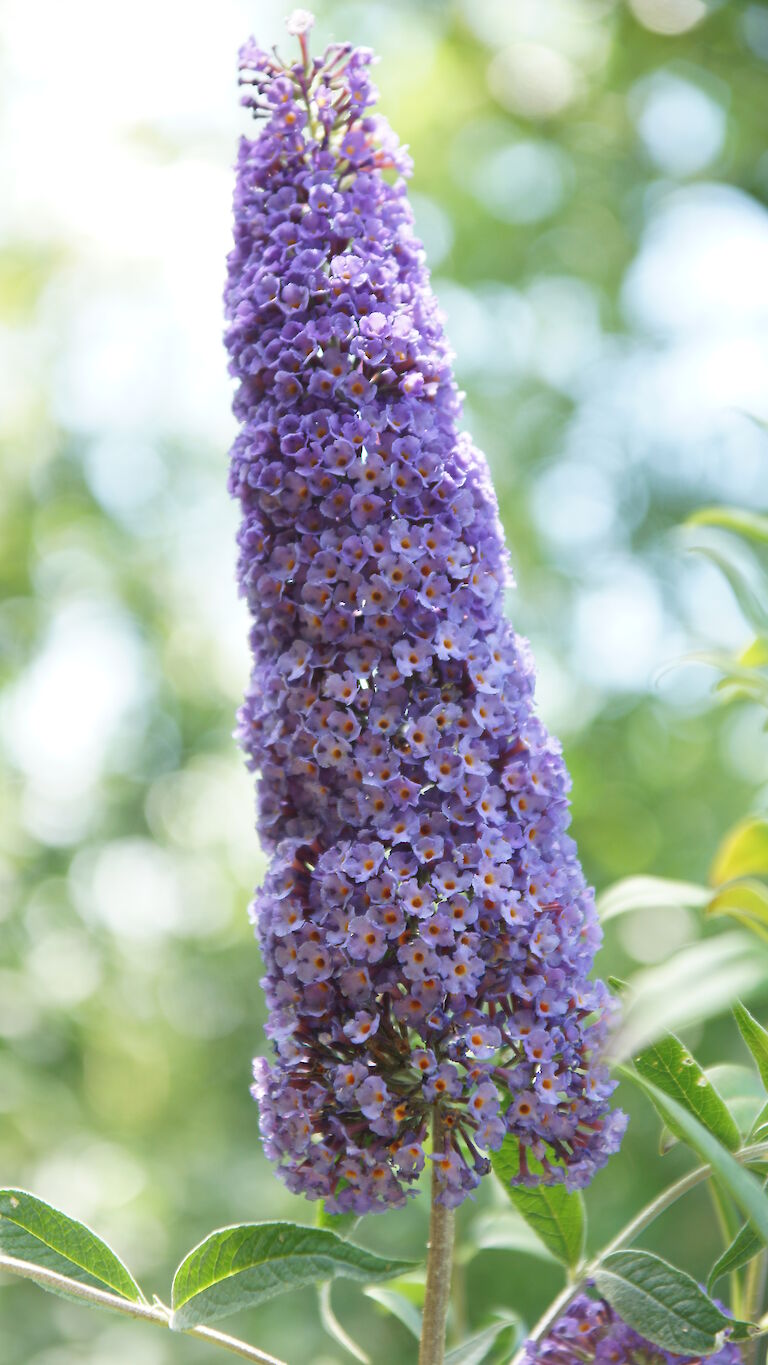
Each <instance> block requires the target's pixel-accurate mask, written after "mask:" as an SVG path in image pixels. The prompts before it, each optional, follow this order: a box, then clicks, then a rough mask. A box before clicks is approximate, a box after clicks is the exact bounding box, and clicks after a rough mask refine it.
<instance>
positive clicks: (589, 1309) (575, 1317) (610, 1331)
mask: <svg viewBox="0 0 768 1365" xmlns="http://www.w3.org/2000/svg"><path fill="white" fill-rule="evenodd" d="M589 1361H594V1362H595V1365H700V1361H701V1357H700V1356H678V1355H674V1354H673V1353H672V1352H671V1351H664V1350H662V1348H661V1347H660V1346H655V1345H654V1344H653V1342H651V1341H647V1340H646V1338H645V1337H642V1336H640V1333H639V1332H635V1331H634V1330H633V1328H631V1327H628V1326H627V1324H626V1323H625V1322H622V1320H621V1318H620V1317H618V1316H617V1314H616V1313H615V1312H614V1310H613V1309H612V1308H611V1306H610V1304H608V1303H606V1302H605V1300H604V1299H592V1298H590V1297H589V1295H588V1294H579V1295H578V1296H577V1297H576V1298H575V1299H574V1300H573V1302H572V1303H571V1304H569V1306H568V1307H567V1308H566V1309H565V1311H564V1313H562V1315H561V1316H560V1317H559V1318H558V1320H557V1322H556V1323H555V1325H554V1327H553V1328H552V1329H551V1331H550V1332H549V1335H548V1336H546V1337H544V1338H543V1340H542V1341H539V1342H528V1344H527V1346H526V1351H525V1356H524V1359H523V1365H585V1362H589ZM707 1361H708V1362H709V1365H741V1352H740V1350H739V1348H738V1346H737V1345H736V1344H735V1343H734V1342H732V1341H726V1342H725V1343H724V1345H723V1346H721V1348H720V1350H719V1351H715V1353H714V1355H711V1356H707Z"/></svg>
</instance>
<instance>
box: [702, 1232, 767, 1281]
mask: <svg viewBox="0 0 768 1365" xmlns="http://www.w3.org/2000/svg"><path fill="white" fill-rule="evenodd" d="M762 1249H763V1240H762V1238H761V1237H759V1236H758V1234H757V1233H756V1232H755V1230H754V1228H753V1227H752V1226H751V1225H750V1224H749V1223H744V1224H743V1225H742V1227H740V1228H739V1231H738V1232H737V1233H736V1236H735V1237H734V1239H733V1241H732V1242H731V1243H730V1245H729V1246H727V1247H726V1249H725V1251H724V1252H723V1254H722V1256H718V1258H717V1260H716V1261H715V1264H714V1265H713V1267H712V1269H711V1270H710V1272H709V1276H708V1278H707V1288H708V1290H709V1291H710V1293H711V1292H712V1289H713V1288H714V1286H715V1285H716V1283H717V1281H718V1280H719V1279H720V1277H721V1276H722V1275H728V1274H730V1273H731V1272H732V1271H734V1270H741V1268H742V1266H745V1265H748V1264H749V1262H750V1261H752V1260H754V1258H755V1256H757V1255H758V1254H759V1252H761V1251H762Z"/></svg>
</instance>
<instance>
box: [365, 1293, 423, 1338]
mask: <svg viewBox="0 0 768 1365" xmlns="http://www.w3.org/2000/svg"><path fill="white" fill-rule="evenodd" d="M363 1293H364V1294H365V1295H366V1297H367V1298H369V1299H373V1300H374V1302H375V1303H379V1304H381V1306H382V1308H385V1309H386V1310H387V1312H388V1313H391V1314H392V1316H393V1318H397V1320H398V1322H401V1323H402V1324H403V1326H404V1327H407V1328H408V1331H409V1332H410V1333H411V1336H414V1337H415V1338H416V1340H417V1341H419V1340H420V1338H421V1313H420V1312H419V1310H418V1308H417V1307H416V1304H415V1303H412V1302H411V1300H410V1299H407V1298H406V1297H405V1294H401V1293H400V1292H399V1290H397V1289H390V1288H389V1286H387V1285H378V1284H374V1285H369V1286H368V1288H367V1289H364V1290H363Z"/></svg>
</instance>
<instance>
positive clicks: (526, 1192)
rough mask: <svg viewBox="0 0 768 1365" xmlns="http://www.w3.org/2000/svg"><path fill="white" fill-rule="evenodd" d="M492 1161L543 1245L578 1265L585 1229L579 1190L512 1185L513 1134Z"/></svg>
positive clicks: (515, 1168)
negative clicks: (570, 1190) (530, 1187)
mask: <svg viewBox="0 0 768 1365" xmlns="http://www.w3.org/2000/svg"><path fill="white" fill-rule="evenodd" d="M491 1161H492V1164H493V1169H494V1171H495V1172H496V1175H497V1176H498V1177H499V1179H500V1181H501V1183H502V1185H503V1186H504V1189H505V1191H506V1193H507V1194H508V1196H509V1198H510V1199H511V1200H512V1203H513V1204H514V1206H515V1208H516V1209H517V1210H518V1211H519V1212H520V1213H521V1214H522V1216H523V1218H524V1219H525V1221H526V1222H527V1223H528V1224H529V1226H530V1227H532V1228H533V1231H534V1232H535V1233H536V1234H537V1236H538V1237H540V1238H541V1240H542V1242H543V1243H544V1245H545V1247H547V1248H548V1250H549V1251H551V1252H552V1255H553V1256H555V1257H556V1258H557V1260H558V1261H562V1262H563V1263H564V1264H565V1265H567V1266H575V1265H578V1263H579V1261H580V1260H581V1257H582V1255H583V1253H584V1229H585V1215H584V1201H583V1199H582V1197H581V1194H580V1192H579V1191H578V1190H575V1191H573V1192H572V1193H569V1192H568V1191H567V1190H566V1188H565V1186H564V1185H537V1186H536V1187H535V1188H533V1189H528V1188H526V1187H525V1186H523V1185H513V1184H512V1181H513V1180H516V1179H517V1175H518V1172H519V1170H520V1149H519V1144H518V1140H517V1138H515V1137H512V1136H509V1137H506V1138H505V1139H504V1141H503V1143H502V1145H501V1147H500V1148H499V1150H498V1152H494V1153H493V1154H492V1156H491ZM529 1164H531V1165H532V1163H530V1162H529Z"/></svg>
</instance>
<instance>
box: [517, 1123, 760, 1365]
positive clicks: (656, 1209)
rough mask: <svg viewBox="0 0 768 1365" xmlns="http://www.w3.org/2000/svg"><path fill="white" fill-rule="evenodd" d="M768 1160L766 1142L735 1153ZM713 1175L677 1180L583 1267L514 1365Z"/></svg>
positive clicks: (701, 1171)
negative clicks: (586, 1288) (611, 1260)
mask: <svg viewBox="0 0 768 1365" xmlns="http://www.w3.org/2000/svg"><path fill="white" fill-rule="evenodd" d="M766 1156H768V1143H766V1142H756V1143H754V1145H753V1146H751V1147H743V1148H742V1150H741V1151H740V1152H734V1157H735V1158H736V1160H737V1161H739V1162H741V1164H742V1165H744V1166H748V1165H749V1164H750V1162H756V1161H764V1160H765V1158H766ZM711 1174H712V1167H711V1166H698V1167H697V1168H696V1170H695V1171H689V1172H688V1174H687V1175H684V1176H681V1178H680V1180H676V1181H675V1183H674V1185H670V1186H669V1188H668V1189H666V1190H663V1191H662V1193H661V1194H659V1195H657V1196H656V1198H655V1199H652V1200H651V1202H650V1204H646V1206H645V1208H644V1209H641V1210H640V1212H639V1213H637V1214H635V1216H634V1218H632V1219H630V1221H629V1222H628V1223H627V1224H626V1225H625V1226H624V1227H623V1228H622V1229H621V1232H619V1233H617V1234H616V1236H615V1237H614V1238H613V1241H611V1242H609V1243H608V1245H607V1246H606V1247H603V1250H602V1251H601V1252H599V1254H598V1255H597V1256H595V1257H594V1258H593V1259H592V1260H591V1261H589V1262H588V1263H587V1264H586V1265H584V1266H582V1267H581V1268H580V1270H579V1273H578V1274H577V1275H576V1276H575V1278H574V1279H573V1280H572V1281H571V1283H570V1284H568V1285H566V1287H565V1289H564V1290H563V1291H562V1293H561V1294H558V1296H557V1298H556V1299H555V1300H554V1302H553V1303H551V1304H550V1305H549V1308H548V1309H547V1310H546V1312H545V1313H543V1314H542V1316H541V1317H540V1318H539V1321H538V1322H537V1323H536V1326H535V1327H534V1329H533V1331H532V1332H529V1334H528V1336H527V1338H526V1341H525V1342H523V1343H522V1345H521V1347H520V1349H519V1350H518V1351H517V1353H516V1354H515V1355H514V1356H513V1358H512V1361H511V1365H522V1362H523V1359H524V1357H525V1354H526V1345H527V1342H529V1341H540V1340H541V1338H542V1337H544V1336H546V1334H547V1332H548V1331H549V1329H550V1327H552V1326H553V1325H554V1324H555V1323H556V1322H557V1319H558V1318H559V1317H560V1314H561V1313H563V1312H564V1311H565V1309H566V1308H567V1307H568V1305H569V1303H571V1302H572V1301H573V1300H574V1299H575V1298H576V1296H577V1294H580V1293H581V1286H582V1285H583V1283H584V1281H585V1280H588V1279H589V1278H590V1276H591V1275H594V1273H595V1271H596V1270H597V1269H598V1267H599V1265H600V1263H601V1262H602V1261H603V1259H604V1258H605V1257H606V1256H609V1255H610V1253H611V1252H612V1251H620V1250H621V1248H622V1247H623V1246H626V1245H627V1243H628V1242H631V1241H633V1240H634V1238H635V1237H637V1236H639V1234H640V1233H641V1232H644V1231H645V1229H646V1228H647V1227H650V1225H651V1223H653V1222H655V1220H656V1219H657V1218H658V1217H659V1215H660V1214H662V1213H664V1212H665V1211H666V1210H667V1209H668V1208H671V1206H672V1204H674V1203H676V1202H677V1200H678V1199H681V1198H682V1196H683V1195H684V1194H687V1193H688V1191H689V1190H693V1189H695V1187H696V1186H697V1185H700V1184H701V1183H702V1181H704V1180H708V1179H709V1177H710V1176H711Z"/></svg>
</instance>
